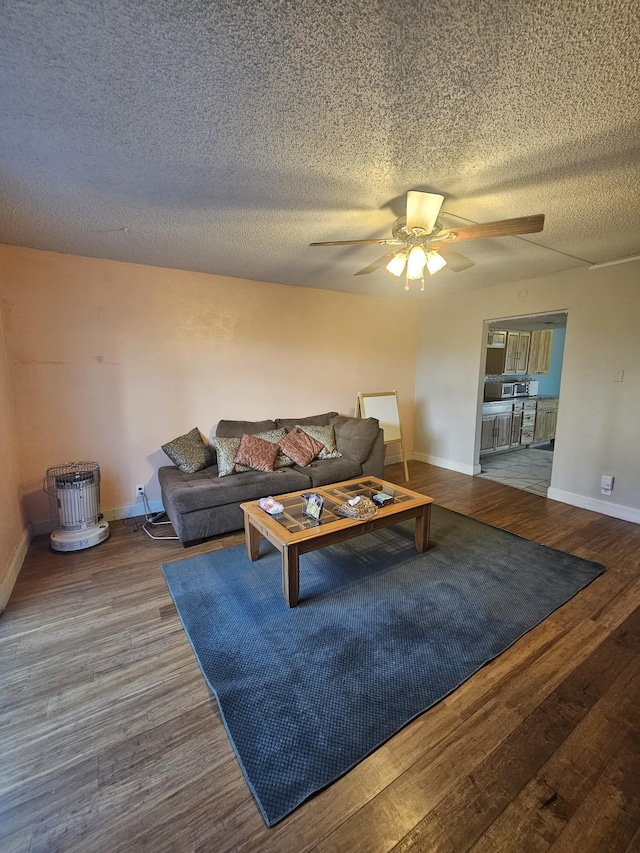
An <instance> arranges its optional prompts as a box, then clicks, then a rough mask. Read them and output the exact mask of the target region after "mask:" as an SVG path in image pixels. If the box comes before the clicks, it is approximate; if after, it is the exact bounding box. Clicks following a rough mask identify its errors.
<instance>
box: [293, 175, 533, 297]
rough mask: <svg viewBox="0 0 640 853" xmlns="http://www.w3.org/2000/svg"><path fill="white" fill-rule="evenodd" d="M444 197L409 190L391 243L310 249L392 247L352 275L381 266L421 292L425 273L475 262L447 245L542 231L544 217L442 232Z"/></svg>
mask: <svg viewBox="0 0 640 853" xmlns="http://www.w3.org/2000/svg"><path fill="white" fill-rule="evenodd" d="M443 201H444V196H442V195H440V194H439V193H424V192H418V191H415V190H411V191H409V192H408V193H407V213H406V216H400V217H398V219H396V221H395V222H394V223H393V226H392V229H391V234H392V239H390V240H333V241H329V242H323V243H311V244H310V245H311V246H354V245H359V244H360V245H361V244H377V245H380V246H394V247H395V248H393V249H392V250H391V251H390V252H387V254H386V255H383V256H382V257H381V258H378V259H377V260H375V261H374V262H373V263H372V264H369V266H367V267H364V269H361V270H358V272H356V273H354V275H367V274H369V273H372V272H375V271H376V270H378V269H380V267H382V266H386V268H387V270H388V271H389V272H390V273H391V274H392V275H395V276H401V275H402V274H403V273H405V276H406V283H405V290H409V281H415V280H418V281H420V282H421V287H420V289H421V290H424V276H425V270H426V274H427V275H435V273H437V272H438V271H439V270H441V269H442V268H443V267H445V266H448V267H449V268H450V269H451V270H452V271H453V272H462V271H463V270H465V269H468V268H469V267H471V266H474V264H475V261H472V260H471V259H470V258H466V257H465V256H464V255H461V254H460V253H459V252H456V251H454V250H453V249H452V248H451V247H450V245H449V244H451V243H457V242H463V241H464V240H478V239H481V238H485V237H515V236H517V235H518V234H533V233H536V232H539V231H542V229H543V227H544V214H542V213H540V214H536V215H535V216H521V217H518V218H516V219H501V220H498V221H497V222H485V223H483V224H477V225H463V226H461V227H459V228H445V229H443V228H442V224H441V222H439V221H438V215H439V213H440V208H441V207H442V203H443Z"/></svg>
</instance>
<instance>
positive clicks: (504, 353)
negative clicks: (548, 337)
mask: <svg viewBox="0 0 640 853" xmlns="http://www.w3.org/2000/svg"><path fill="white" fill-rule="evenodd" d="M492 335H493V336H494V337H492V338H490V341H493V343H491V344H490V345H489V346H488V347H487V360H486V367H485V372H486V373H487V374H488V375H490V376H492V375H502V374H509V375H517V374H518V373H522V374H525V373H526V372H527V366H528V360H529V344H530V338H531V332H511V331H508V330H505V331H504V332H493V333H492ZM497 335H502V336H505V337H503V338H497V337H496V336H497ZM503 339H504V340H505V345H504V346H501V345H500V341H502V340H503Z"/></svg>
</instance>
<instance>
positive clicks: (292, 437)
mask: <svg viewBox="0 0 640 853" xmlns="http://www.w3.org/2000/svg"><path fill="white" fill-rule="evenodd" d="M323 447H324V445H323V444H322V443H321V442H319V441H316V439H315V438H313V436H311V435H307V433H306V432H304V431H303V430H301V429H300V427H294V428H293V429H292V430H291V432H288V433H287V434H286V435H285V437H284V438H283V439H282V441H281V442H280V449H281V450H282V451H284V453H286V454H287V456H289V457H291V459H293V461H294V462H295V463H296V465H301V466H302V467H305V466H306V465H309V463H310V462H311V461H312V460H313V459H315V458H316V456H317V455H318V453H320V451H321V450H322V448H323Z"/></svg>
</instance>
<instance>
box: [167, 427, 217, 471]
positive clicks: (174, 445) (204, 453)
mask: <svg viewBox="0 0 640 853" xmlns="http://www.w3.org/2000/svg"><path fill="white" fill-rule="evenodd" d="M162 449H163V450H164V452H165V453H166V454H167V456H168V457H169V459H170V460H171V461H172V462H173V464H174V465H177V466H178V468H179V469H180V470H181V471H184V473H185V474H195V472H196V471H201V470H202V469H203V468H206V467H207V466H208V465H213V462H214V456H213V452H212V450H211V448H210V447H209V446H208V445H207V444H205V443H204V441H203V440H202V436H201V435H200V430H199V429H198V427H194V428H193V429H192V430H190V432H187V433H185V434H184V435H180V436H178V438H174V439H173V441H169V442H167V444H163V445H162Z"/></svg>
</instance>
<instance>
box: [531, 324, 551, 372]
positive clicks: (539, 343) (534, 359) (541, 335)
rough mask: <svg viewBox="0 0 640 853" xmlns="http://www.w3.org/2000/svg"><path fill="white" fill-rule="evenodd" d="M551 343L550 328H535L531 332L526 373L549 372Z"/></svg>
mask: <svg viewBox="0 0 640 853" xmlns="http://www.w3.org/2000/svg"><path fill="white" fill-rule="evenodd" d="M552 343H553V332H552V331H551V329H537V330H536V331H534V332H531V341H530V348H529V365H528V367H527V373H532V374H536V375H537V374H547V373H549V365H550V363H551V345H552Z"/></svg>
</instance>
